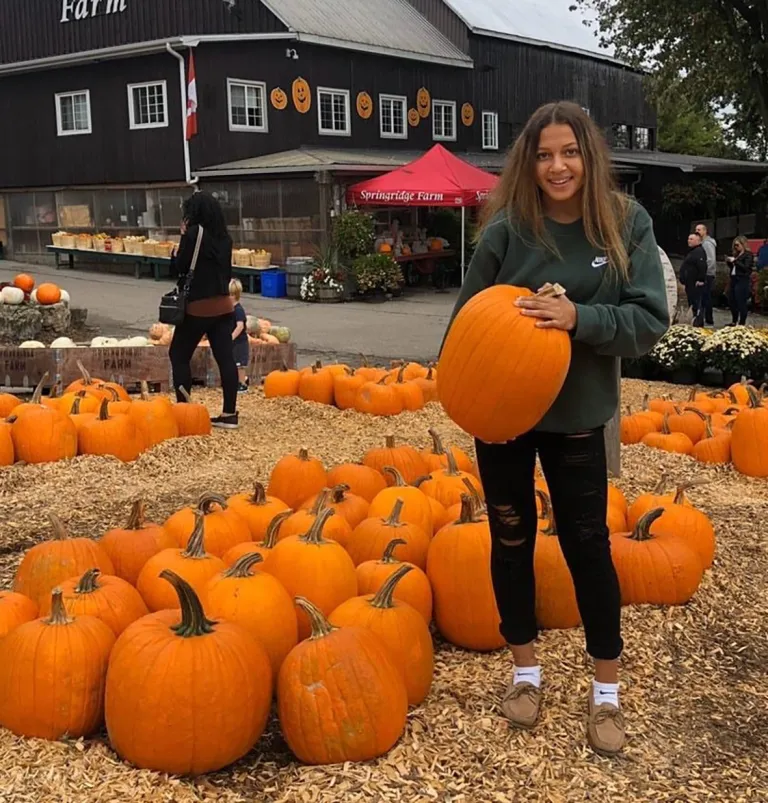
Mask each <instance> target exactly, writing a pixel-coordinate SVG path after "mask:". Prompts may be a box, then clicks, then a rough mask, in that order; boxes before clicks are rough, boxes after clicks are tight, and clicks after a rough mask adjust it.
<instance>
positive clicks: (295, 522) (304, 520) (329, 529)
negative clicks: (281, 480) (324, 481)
mask: <svg viewBox="0 0 768 803" xmlns="http://www.w3.org/2000/svg"><path fill="white" fill-rule="evenodd" d="M330 495H331V489H330V488H324V489H323V490H322V491H320V493H319V494H317V495H316V496H315V497H313V498H314V504H313V505H312V507H310V508H307V507H306V506H302V508H301V509H300V510H297V511H296V512H295V513H294V514H293V515H292V516H290V517H289V518H288V519H286V521H285V524H284V525H283V527H282V529H281V530H280V537H279V538H278V539H277V540H278V543H279V542H280V541H283V540H284V539H286V538H290V537H291V536H292V535H304V534H305V533H308V532H309V531H310V529H311V528H312V525H313V524H314V523H315V521H316V520H317V517H318V516H319V515H320V514H321V513H322V512H323V511H324V510H327V509H328V507H329V506H328V505H326V502H327V501H328V499H329V498H330ZM323 536H324V537H326V538H329V539H332V540H334V541H336V542H337V543H339V544H341V545H342V546H343V547H346V546H347V543H348V542H349V539H350V538H351V537H352V527H351V526H350V524H349V522H348V521H347V520H346V519H345V518H344V516H342V515H341V514H340V513H337V512H336V510H335V509H333V508H331V515H330V516H329V517H328V519H327V521H326V523H325V525H324V527H323Z"/></svg>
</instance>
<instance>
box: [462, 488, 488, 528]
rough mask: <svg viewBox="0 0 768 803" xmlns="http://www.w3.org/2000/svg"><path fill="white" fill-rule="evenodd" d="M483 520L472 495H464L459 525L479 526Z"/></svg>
mask: <svg viewBox="0 0 768 803" xmlns="http://www.w3.org/2000/svg"><path fill="white" fill-rule="evenodd" d="M482 520H483V519H482V514H481V513H480V511H479V510H478V509H477V506H476V505H475V501H474V499H473V498H472V496H471V495H470V494H462V496H461V516H460V517H459V520H458V522H457V524H479V523H480V522H481V521H482Z"/></svg>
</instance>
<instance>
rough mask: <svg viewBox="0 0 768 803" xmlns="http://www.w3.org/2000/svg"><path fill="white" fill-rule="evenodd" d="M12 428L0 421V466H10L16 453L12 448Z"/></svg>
mask: <svg viewBox="0 0 768 803" xmlns="http://www.w3.org/2000/svg"><path fill="white" fill-rule="evenodd" d="M12 431H13V430H12V426H11V424H9V423H7V422H6V421H0V466H12V465H13V461H14V459H15V456H16V453H15V451H14V448H13V435H12Z"/></svg>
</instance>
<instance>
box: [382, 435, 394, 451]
mask: <svg viewBox="0 0 768 803" xmlns="http://www.w3.org/2000/svg"><path fill="white" fill-rule="evenodd" d="M384 446H385V447H386V448H387V449H394V448H395V436H394V435H387V436H386V437H385V438H384Z"/></svg>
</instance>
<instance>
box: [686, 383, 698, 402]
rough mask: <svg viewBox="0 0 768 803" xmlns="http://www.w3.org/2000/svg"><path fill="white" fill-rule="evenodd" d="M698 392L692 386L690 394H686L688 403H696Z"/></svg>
mask: <svg viewBox="0 0 768 803" xmlns="http://www.w3.org/2000/svg"><path fill="white" fill-rule="evenodd" d="M698 392H699V389H698V388H697V387H696V385H694V386H693V387H692V388H691V392H690V393H689V394H688V401H689V402H695V401H696V394H697V393H698Z"/></svg>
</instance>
